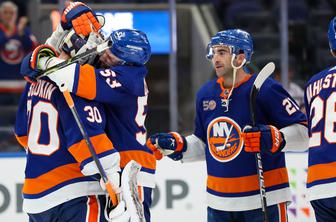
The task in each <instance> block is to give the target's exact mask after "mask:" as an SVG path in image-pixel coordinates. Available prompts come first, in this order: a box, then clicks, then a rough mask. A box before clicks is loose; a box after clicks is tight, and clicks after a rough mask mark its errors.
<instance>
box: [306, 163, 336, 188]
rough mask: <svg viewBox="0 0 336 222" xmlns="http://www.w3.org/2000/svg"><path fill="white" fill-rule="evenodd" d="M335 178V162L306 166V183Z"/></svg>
mask: <svg viewBox="0 0 336 222" xmlns="http://www.w3.org/2000/svg"><path fill="white" fill-rule="evenodd" d="M329 178H336V162H331V163H323V164H316V165H313V166H309V167H308V178H307V183H312V182H314V181H316V180H324V179H329Z"/></svg>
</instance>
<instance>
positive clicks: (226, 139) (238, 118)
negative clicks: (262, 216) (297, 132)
mask: <svg viewBox="0 0 336 222" xmlns="http://www.w3.org/2000/svg"><path fill="white" fill-rule="evenodd" d="M255 78H256V75H252V76H251V75H247V76H246V78H245V79H244V80H243V81H242V82H241V83H240V84H239V85H236V86H235V87H234V90H233V92H232V95H231V96H230V98H229V99H227V97H228V95H229V90H230V89H225V88H224V87H223V81H224V80H223V78H216V79H215V80H212V81H209V82H208V83H206V84H204V85H203V87H202V88H201V89H200V90H199V92H198V93H197V98H196V112H197V113H196V120H195V125H196V127H195V131H194V135H196V136H197V137H198V138H200V139H201V140H202V141H203V142H204V144H205V145H206V149H205V158H206V164H207V173H208V178H207V199H208V206H210V207H211V208H214V209H218V210H223V211H245V210H252V209H257V208H260V207H261V203H260V196H259V183H258V176H257V168H256V160H255V155H254V154H253V153H247V152H245V151H244V142H243V139H242V136H241V132H242V130H243V127H244V126H246V125H251V119H250V109H249V101H250V98H249V95H250V90H251V87H252V85H253V82H254V80H255ZM256 119H257V120H256V123H258V124H269V125H273V126H275V127H277V128H279V129H281V128H283V127H286V126H289V125H291V124H296V123H302V124H305V121H306V118H305V115H304V114H303V113H302V112H300V111H299V109H298V107H297V105H296V104H295V102H294V100H293V99H292V98H291V96H290V95H289V94H288V93H287V92H286V91H285V90H284V89H283V88H282V86H281V85H280V84H279V83H277V82H275V81H274V80H272V79H270V78H269V79H267V80H266V81H265V83H264V84H263V86H262V87H261V89H260V92H259V94H258V96H257V103H256ZM191 149H192V148H191ZM262 161H263V167H264V177H265V186H266V191H267V203H268V205H274V204H277V203H281V202H286V201H290V200H291V195H290V189H289V184H288V175H287V170H286V165H285V157H284V154H283V153H280V154H278V155H268V154H262Z"/></svg>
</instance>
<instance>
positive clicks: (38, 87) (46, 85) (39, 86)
mask: <svg viewBox="0 0 336 222" xmlns="http://www.w3.org/2000/svg"><path fill="white" fill-rule="evenodd" d="M56 88H57V87H56V86H54V85H53V84H52V83H50V82H47V81H45V80H38V81H37V83H36V84H32V85H31V86H30V89H29V92H28V97H30V96H38V97H41V98H43V99H47V100H50V98H51V95H52V93H53V91H54V90H55V89H56Z"/></svg>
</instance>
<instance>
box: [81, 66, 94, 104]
mask: <svg viewBox="0 0 336 222" xmlns="http://www.w3.org/2000/svg"><path fill="white" fill-rule="evenodd" d="M76 95H78V96H80V97H83V98H86V99H90V100H93V99H94V98H96V74H95V69H94V67H93V66H91V65H87V64H86V65H83V66H80V69H79V78H78V88H77V92H76Z"/></svg>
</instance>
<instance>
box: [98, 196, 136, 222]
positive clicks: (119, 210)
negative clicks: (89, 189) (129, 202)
mask: <svg viewBox="0 0 336 222" xmlns="http://www.w3.org/2000/svg"><path fill="white" fill-rule="evenodd" d="M106 204H107V206H106V207H105V211H104V216H105V219H106V220H107V221H111V222H129V221H130V219H131V214H130V212H129V211H128V210H127V209H126V203H125V201H123V200H121V201H120V202H119V203H118V205H117V206H116V207H113V206H112V202H111V200H110V199H109V198H108V200H107V203H106Z"/></svg>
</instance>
